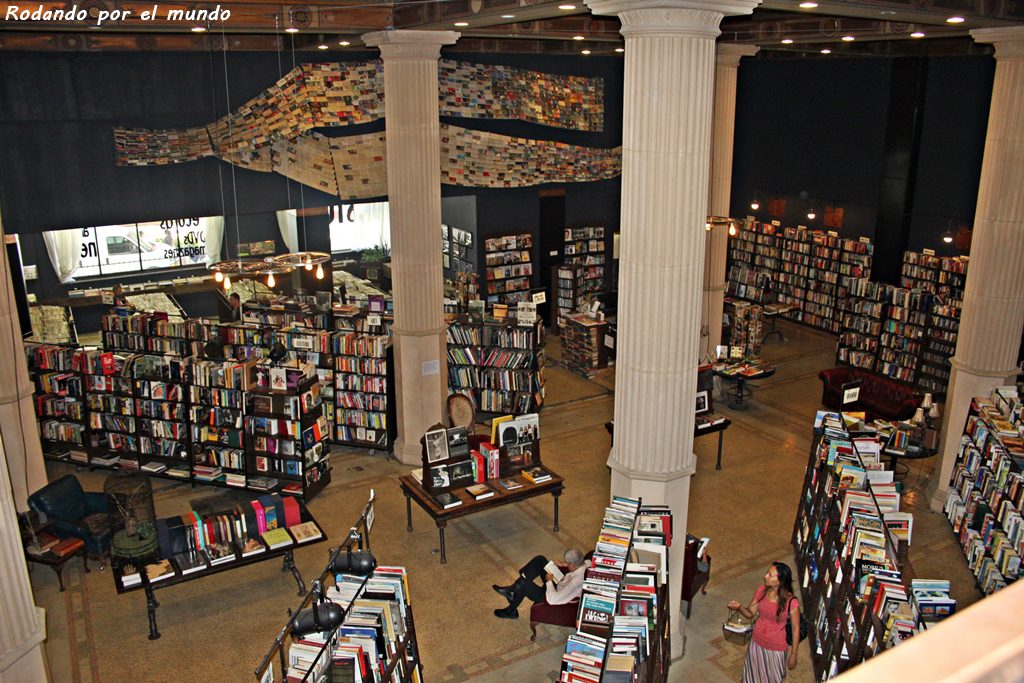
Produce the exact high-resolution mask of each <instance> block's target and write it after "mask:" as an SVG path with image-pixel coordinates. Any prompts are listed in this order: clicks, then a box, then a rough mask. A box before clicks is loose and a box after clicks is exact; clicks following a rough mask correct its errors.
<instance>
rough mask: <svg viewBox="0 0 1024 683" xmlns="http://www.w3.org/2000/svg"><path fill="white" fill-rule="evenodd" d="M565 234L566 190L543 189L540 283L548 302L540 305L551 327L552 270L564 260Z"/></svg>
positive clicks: (541, 197) (540, 310)
mask: <svg viewBox="0 0 1024 683" xmlns="http://www.w3.org/2000/svg"><path fill="white" fill-rule="evenodd" d="M564 234H565V190H542V191H541V193H540V239H539V240H538V242H539V244H540V260H539V261H538V264H539V267H540V284H541V287H543V288H544V291H545V292H547V303H546V304H544V305H542V306H538V307H537V308H538V309H539V311H538V312H539V313H540V314H541V315H543V316H544V323H545V324H546V325H547V326H548V327H551V323H552V320H551V311H552V310H553V307H552V306H551V270H552V269H553V268H554V267H555V266H557V265H558V264H559V263H561V262H562V245H563V244H564V242H565V241H564Z"/></svg>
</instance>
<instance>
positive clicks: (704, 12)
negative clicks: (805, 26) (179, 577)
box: [586, 0, 761, 38]
mask: <svg viewBox="0 0 1024 683" xmlns="http://www.w3.org/2000/svg"><path fill="white" fill-rule="evenodd" d="M586 2H587V7H589V8H590V11H591V12H593V13H594V14H604V15H615V16H618V17H619V20H620V21H621V22H622V30H621V31H620V33H622V35H623V36H625V37H627V38H629V37H630V36H633V35H638V34H639V35H652V36H693V37H717V36H718V34H719V33H720V31H719V30H718V25H719V23H721V21H722V17H725V16H731V15H735V14H750V13H751V12H753V11H754V8H755V7H757V6H758V5H759V4H760V3H761V0H586Z"/></svg>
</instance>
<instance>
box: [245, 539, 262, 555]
mask: <svg viewBox="0 0 1024 683" xmlns="http://www.w3.org/2000/svg"><path fill="white" fill-rule="evenodd" d="M266 549H267V547H266V546H265V545H263V544H262V543H260V542H259V540H258V539H256V538H250V539H249V540H247V541H246V542H245V545H243V546H242V557H251V556H252V555H259V554H260V553H262V552H265V551H266Z"/></svg>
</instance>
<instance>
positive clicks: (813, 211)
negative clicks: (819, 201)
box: [807, 200, 818, 221]
mask: <svg viewBox="0 0 1024 683" xmlns="http://www.w3.org/2000/svg"><path fill="white" fill-rule="evenodd" d="M817 217H818V210H817V208H816V207H815V206H814V200H811V203H810V204H809V205H808V206H807V220H809V221H813V220H814V219H815V218H817Z"/></svg>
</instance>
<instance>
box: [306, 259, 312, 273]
mask: <svg viewBox="0 0 1024 683" xmlns="http://www.w3.org/2000/svg"><path fill="white" fill-rule="evenodd" d="M305 268H306V270H313V259H312V258H311V257H309V256H307V257H306V266H305Z"/></svg>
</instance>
